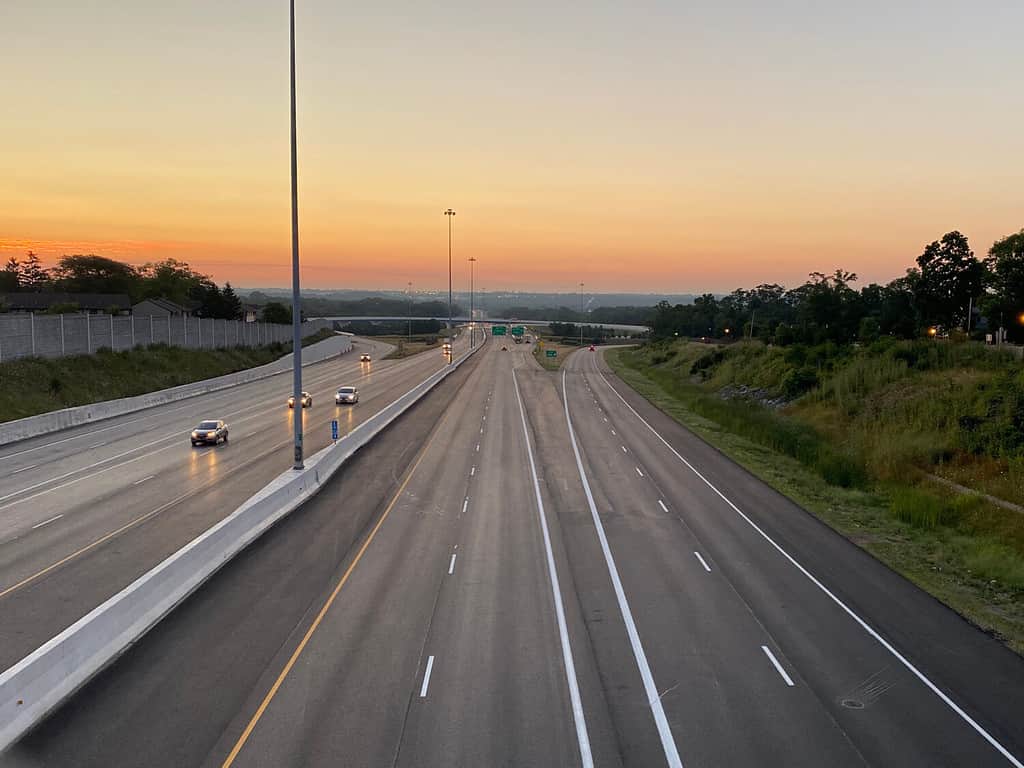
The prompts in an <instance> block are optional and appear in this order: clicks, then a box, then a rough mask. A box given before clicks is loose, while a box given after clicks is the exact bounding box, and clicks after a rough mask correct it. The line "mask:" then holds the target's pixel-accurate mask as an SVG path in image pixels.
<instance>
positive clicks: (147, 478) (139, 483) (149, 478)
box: [132, 475, 156, 485]
mask: <svg viewBox="0 0 1024 768" xmlns="http://www.w3.org/2000/svg"><path fill="white" fill-rule="evenodd" d="M154 477H156V475H149V476H148V477H144V478H142V479H141V480H136V481H135V482H134V483H132V485H142V484H143V483H144V482H146V481H147V480H152V479H153V478H154Z"/></svg>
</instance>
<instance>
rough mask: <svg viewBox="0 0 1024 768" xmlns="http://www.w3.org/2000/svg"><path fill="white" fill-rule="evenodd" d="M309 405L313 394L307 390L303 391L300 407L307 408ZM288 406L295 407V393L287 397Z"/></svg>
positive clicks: (311, 402) (311, 403)
mask: <svg viewBox="0 0 1024 768" xmlns="http://www.w3.org/2000/svg"><path fill="white" fill-rule="evenodd" d="M311 405H313V396H312V395H311V394H309V392H303V393H302V407H303V408H309V407H310V406H311ZM288 407H289V408H294V407H295V395H290V396H289V397H288Z"/></svg>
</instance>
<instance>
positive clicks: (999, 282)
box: [983, 229, 1024, 342]
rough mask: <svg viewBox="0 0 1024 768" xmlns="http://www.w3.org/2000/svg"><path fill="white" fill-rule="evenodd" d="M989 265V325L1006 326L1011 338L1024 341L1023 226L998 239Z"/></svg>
mask: <svg viewBox="0 0 1024 768" xmlns="http://www.w3.org/2000/svg"><path fill="white" fill-rule="evenodd" d="M985 266H986V267H987V268H988V272H989V276H988V286H989V289H990V293H989V295H988V296H986V299H985V302H984V306H983V312H984V314H985V317H986V318H988V322H989V326H990V327H992V328H998V327H999V326H1000V324H1002V325H1004V326H1005V327H1006V329H1007V336H1008V337H1009V338H1010V340H1012V341H1018V342H1019V341H1024V326H1022V325H1021V323H1020V316H1021V313H1022V312H1024V229H1022V230H1021V231H1020V232H1017V233H1016V234H1013V235H1007V236H1006V237H1004V238H1002V239H1000V240H996V242H995V243H993V244H992V247H991V248H990V249H989V252H988V256H987V257H986V258H985Z"/></svg>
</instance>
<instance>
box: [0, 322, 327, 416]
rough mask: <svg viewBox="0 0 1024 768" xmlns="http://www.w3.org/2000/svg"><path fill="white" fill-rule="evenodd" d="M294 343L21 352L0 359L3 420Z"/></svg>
mask: <svg viewBox="0 0 1024 768" xmlns="http://www.w3.org/2000/svg"><path fill="white" fill-rule="evenodd" d="M333 335H334V334H333V332H331V331H328V330H323V331H319V332H318V333H316V334H313V335H311V336H309V337H308V338H306V339H304V340H303V342H302V345H303V346H304V347H305V346H308V345H310V344H314V343H316V342H317V341H322V340H324V339H326V338H329V337H331V336H333ZM290 352H291V344H276V343H275V344H269V345H267V346H263V347H234V348H230V349H184V348H181V347H168V346H167V345H165V344H153V345H151V346H148V347H138V348H136V349H132V350H124V351H119V352H112V351H111V350H109V349H100V350H99V351H98V352H96V354H93V355H75V356H71V357H62V358H55V359H47V358H39V357H32V358H22V359H20V360H12V361H10V362H5V363H0V379H2V381H3V387H0V422H3V421H11V420H13V419H21V418H24V417H26V416H35V415H36V414H39V413H48V412H49V411H56V410H60V409H61V408H70V407H72V406H76V405H88V404H89V403H96V402H100V401H103V400H114V399H117V398H120V397H131V396H133V395H142V394H146V393H147V392H156V391H157V390H160V389H166V388H168V387H176V386H178V385H180V384H190V383H192V382H194V381H201V380H203V379H210V378H213V377H215V376H223V375H224V374H228V373H235V372H236V371H242V370H245V369H247V368H255V367H256V366H259V365H264V364H265V363H270V362H273V361H274V360H277V359H278V358H279V357H282V356H283V355H287V354H288V353H290Z"/></svg>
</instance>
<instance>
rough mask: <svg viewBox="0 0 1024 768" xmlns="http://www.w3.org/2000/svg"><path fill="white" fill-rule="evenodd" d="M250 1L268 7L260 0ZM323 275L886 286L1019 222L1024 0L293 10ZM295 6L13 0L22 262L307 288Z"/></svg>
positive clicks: (14, 155) (8, 144)
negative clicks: (145, 269) (817, 281)
mask: <svg viewBox="0 0 1024 768" xmlns="http://www.w3.org/2000/svg"><path fill="white" fill-rule="evenodd" d="M240 9H244V10H240ZM296 14H297V28H298V62H297V65H298V102H299V181H300V234H301V252H302V262H303V274H302V280H303V285H304V286H305V287H308V288H339V289H343V288H356V289H380V290H401V289H403V288H404V287H405V286H406V284H407V283H408V282H409V281H412V282H413V284H414V287H416V288H420V289H440V288H442V287H445V286H446V285H447V228H446V221H445V217H444V216H443V214H442V212H443V211H444V209H445V208H447V207H452V208H454V209H455V210H456V211H457V216H456V218H455V222H454V224H455V228H454V231H455V248H454V255H455V262H454V263H455V269H456V273H455V276H456V285H457V288H458V289H460V290H461V289H464V288H465V287H467V286H468V280H469V270H468V264H466V262H465V260H466V259H467V258H468V257H469V256H474V257H476V258H477V259H478V261H477V264H476V270H477V286H478V287H480V288H483V289H487V290H533V291H542V292H562V291H564V292H571V291H573V290H574V289H575V286H577V285H578V283H579V282H580V280H583V281H584V282H585V283H586V285H587V290H588V291H593V292H648V293H659V292H664V293H703V292H716V293H722V292H727V291H730V290H732V289H734V288H737V287H750V286H753V285H756V284H758V283H763V282H771V283H781V284H783V285H787V286H790V287H791V286H794V285H797V284H799V283H802V282H803V281H804V280H805V279H806V276H807V273H808V272H810V271H823V272H831V271H833V270H834V269H836V268H840V267H841V268H843V269H847V270H851V271H854V272H856V273H857V274H858V275H859V276H860V278H861V281H860V282H861V284H866V283H868V282H873V281H877V282H886V281H888V280H891V279H893V278H895V277H899V276H900V275H902V274H903V273H904V271H905V270H906V269H907V268H908V267H910V266H912V264H913V260H914V258H915V257H916V256H918V255H919V254H920V253H921V251H922V249H923V248H924V246H925V244H926V243H928V242H930V241H932V240H935V239H938V238H940V237H941V236H942V235H943V234H944V233H945V232H947V231H950V230H954V229H958V230H960V231H961V232H963V233H964V234H966V235H967V236H968V237H969V238H970V241H971V244H972V247H973V248H974V250H975V252H976V253H977V254H978V255H979V256H983V255H984V254H985V252H986V251H987V250H988V248H989V246H990V245H991V244H992V242H993V241H994V240H995V239H997V238H999V237H1002V236H1005V235H1007V234H1010V233H1013V232H1016V231H1019V230H1020V229H1021V228H1022V227H1024V162H1022V161H1021V158H1022V157H1024V130H1022V129H1021V126H1022V125H1024V98H1022V96H1021V91H1020V82H1019V81H1020V74H1021V72H1024V47H1022V46H1020V44H1019V30H1020V29H1021V28H1022V27H1024V3H1019V2H1007V1H998V2H997V1H996V0H980V1H979V2H975V3H972V4H967V3H962V2H953V1H952V0H938V1H937V2H931V3H919V2H896V3H891V2H881V1H880V0H866V2H863V3H860V4H856V5H850V4H839V3H818V4H809V3H805V2H796V0H781V2H779V3H775V4H772V5H770V6H769V5H765V4H763V3H760V2H755V1H754V0H742V1H741V0H733V2H725V3H723V2H711V1H710V0H707V1H706V2H701V1H699V0H698V1H696V2H691V3H687V4H680V3H673V2H641V3H633V4H628V5H627V4H609V3H594V4H588V5H587V6H586V7H585V9H584V10H578V9H574V8H573V7H570V5H569V4H550V3H537V2H525V3H519V4H516V5H514V6H503V7H500V8H493V7H485V6H481V5H479V4H475V3H469V2H455V3H451V4H448V5H446V6H445V10H444V13H440V12H439V11H438V9H437V8H434V7H430V6H424V5H423V4H420V3H412V2H408V3H391V4H388V5H386V6H381V5H363V6H344V5H339V4H337V3H331V2H327V0H311V1H309V2H306V1H305V0H298V2H297V3H296ZM287 32H288V29H287V2H283V1H282V0H276V1H271V0H251V1H250V2H247V3H245V4H241V5H240V4H229V3H224V2H216V0H214V1H212V2H211V1H210V0H182V1H181V2H177V3H174V4H172V5H168V4H166V3H158V2H155V0H139V2H135V3H130V4H121V3H117V4H115V3H113V2H102V1H98V2H95V3H89V4H83V3H81V2H79V1H78V0H53V1H52V2H49V3H46V4H44V5H39V4H32V3H21V4H14V3H8V4H6V5H5V6H4V7H3V8H0V63H2V64H3V66H4V71H6V72H9V73H17V76H15V77H10V78H8V79H7V80H6V81H5V88H4V90H5V99H4V102H5V117H4V120H3V122H2V123H0V141H2V146H3V148H4V153H3V161H2V164H0V258H2V259H3V260H6V258H7V257H8V256H9V255H12V254H16V255H23V254H24V253H25V252H26V251H27V250H29V249H31V250H34V251H36V252H37V253H39V254H40V256H41V257H42V258H43V259H44V261H46V262H48V263H53V262H54V261H56V259H57V258H59V257H60V256H61V255H64V254H71V253H97V254H100V255H104V256H109V257H111V258H116V259H120V260H123V261H128V262H131V263H134V264H142V263H145V262H147V261H157V260H160V259H164V258H169V257H172V258H177V259H181V260H184V261H187V262H189V263H190V264H191V265H192V266H193V267H195V268H196V269H198V270H200V271H202V272H205V273H208V274H210V275H211V276H212V277H213V278H214V279H216V280H217V281H218V282H220V283H223V282H225V281H231V282H232V283H234V284H237V285H241V286H245V285H265V286H274V285H279V286H285V285H286V284H287V283H288V280H289V269H290V266H289V258H290V254H289V247H290V241H289V232H288V225H289V211H288V122H287V106H288V103H287V98H288V92H287V42H288V41H287Z"/></svg>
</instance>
